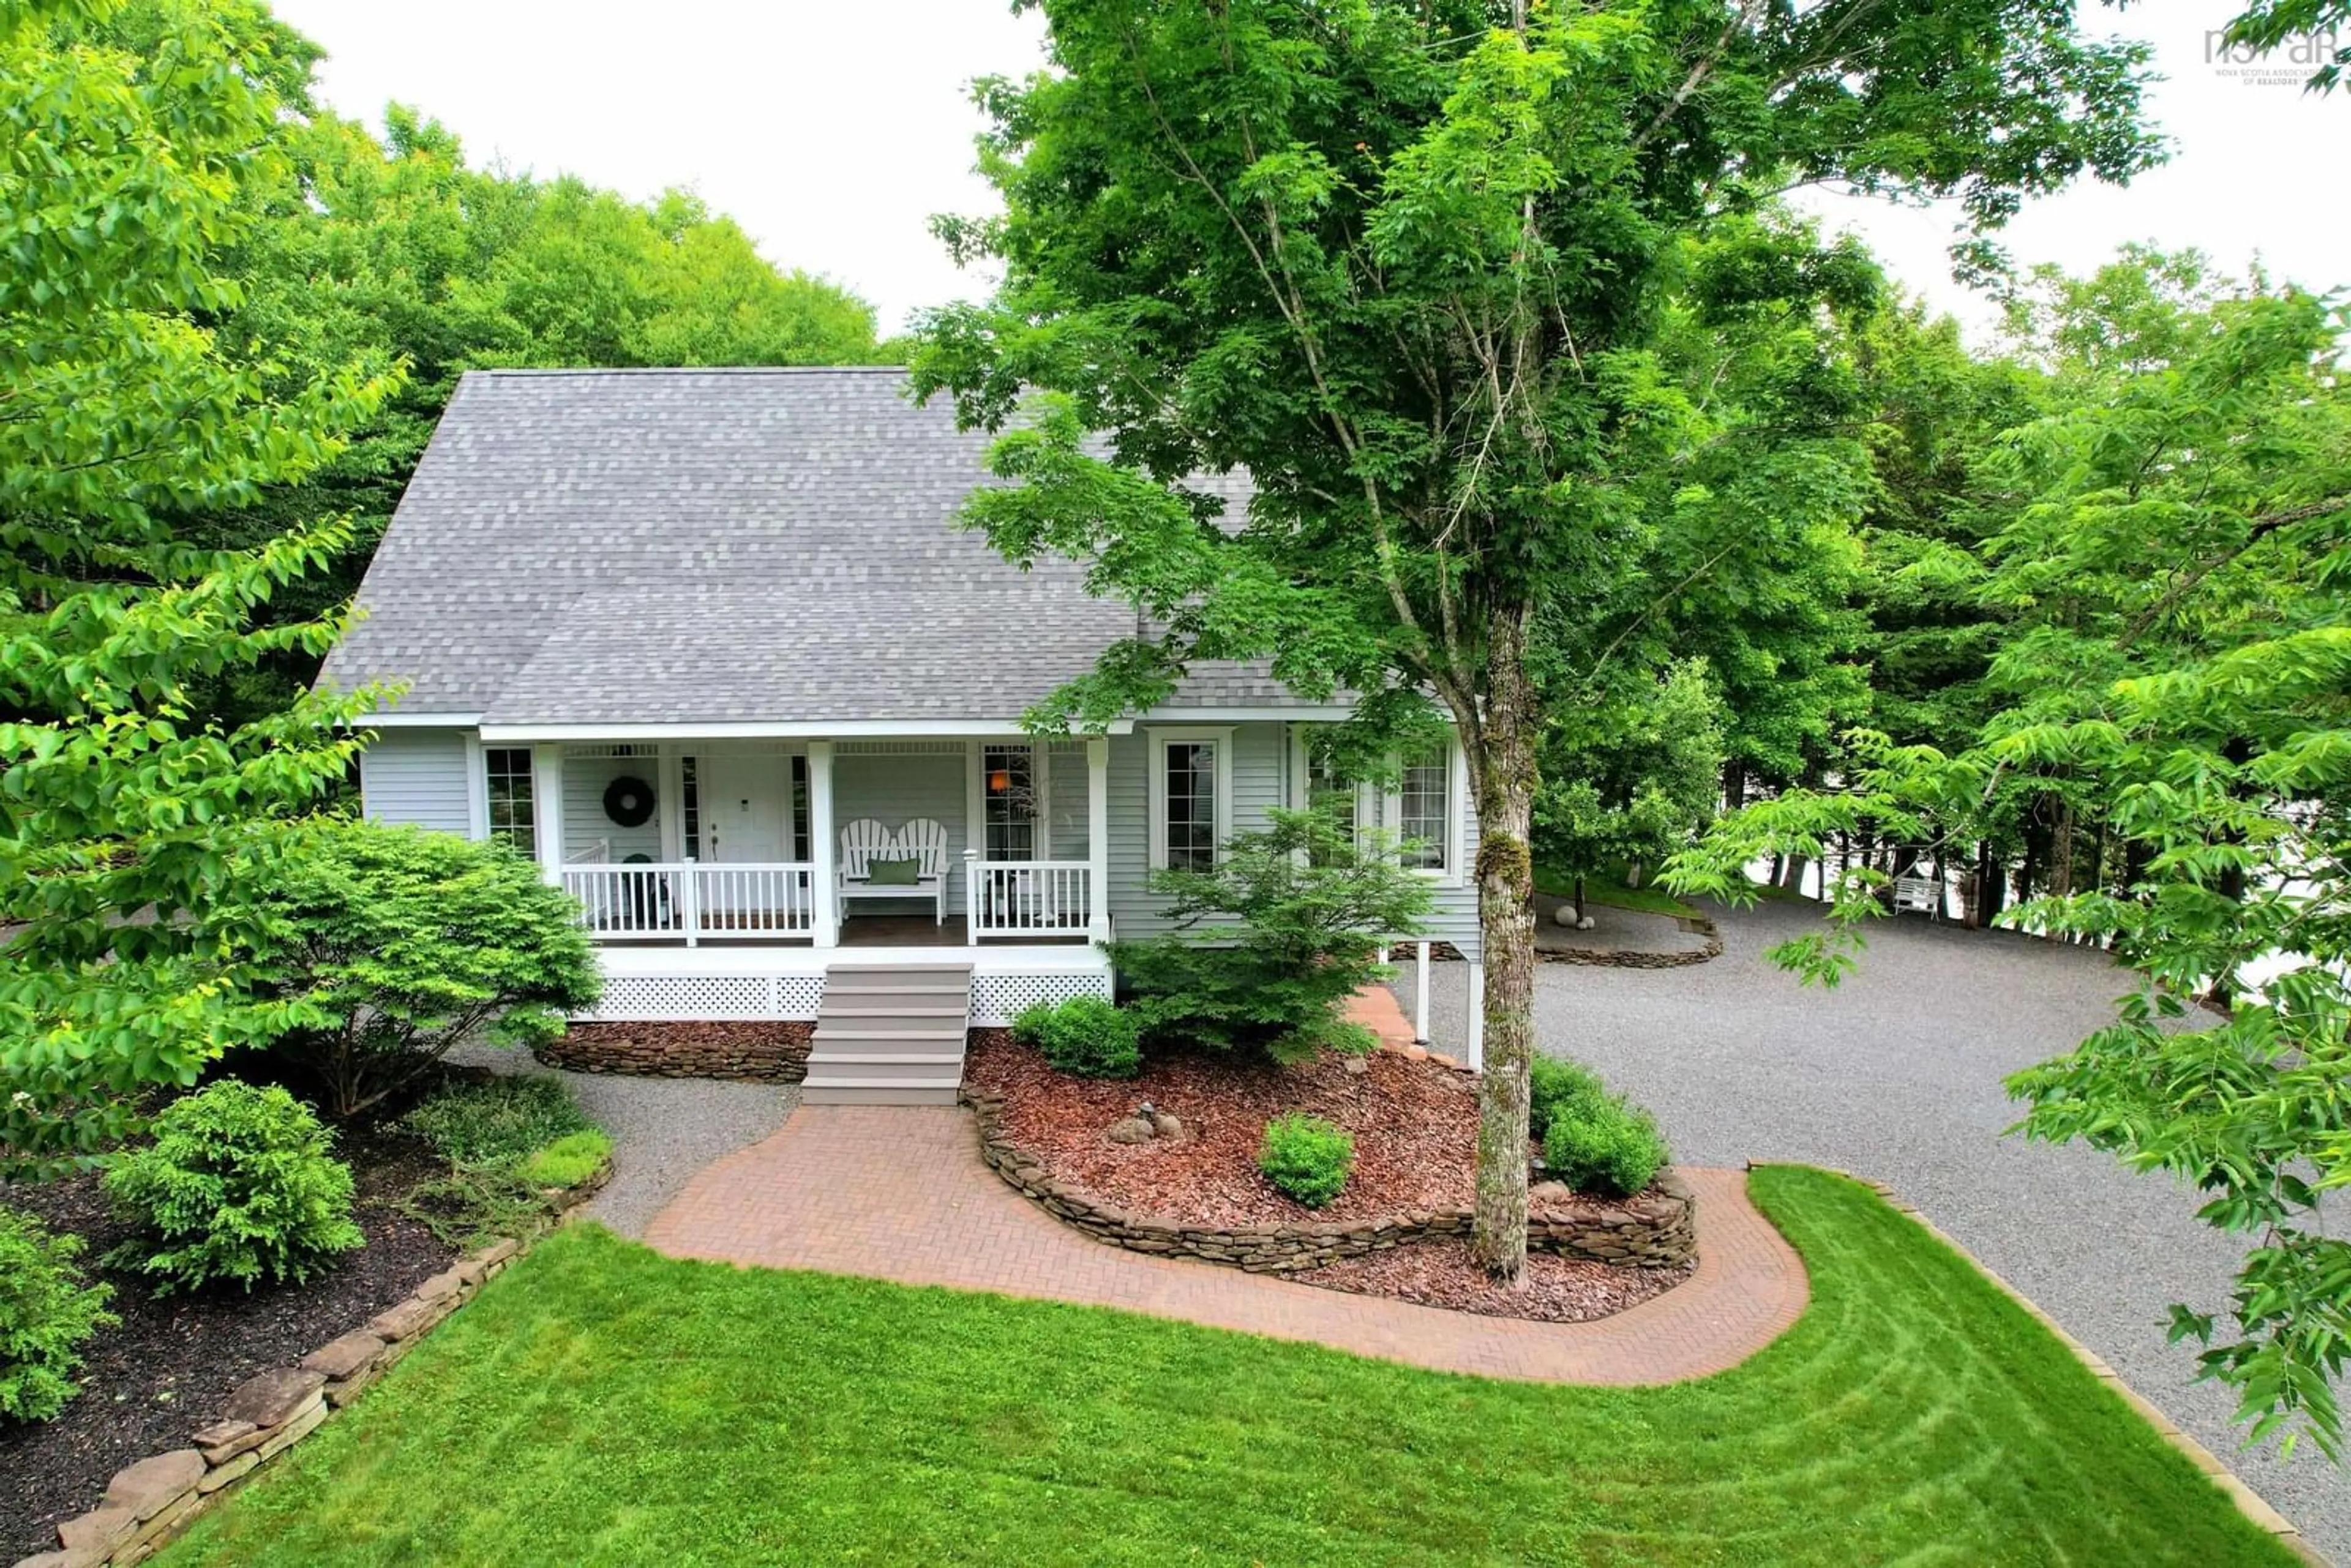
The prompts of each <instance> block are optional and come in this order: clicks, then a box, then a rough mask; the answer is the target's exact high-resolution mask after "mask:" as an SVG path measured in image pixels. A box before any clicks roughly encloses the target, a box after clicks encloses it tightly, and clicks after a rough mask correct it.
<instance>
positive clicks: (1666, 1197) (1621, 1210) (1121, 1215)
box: [963, 1085, 1698, 1274]
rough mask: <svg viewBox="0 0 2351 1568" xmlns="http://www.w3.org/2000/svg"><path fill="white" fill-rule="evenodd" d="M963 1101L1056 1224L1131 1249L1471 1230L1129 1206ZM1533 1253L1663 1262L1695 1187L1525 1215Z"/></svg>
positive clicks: (1257, 1248)
mask: <svg viewBox="0 0 2351 1568" xmlns="http://www.w3.org/2000/svg"><path fill="white" fill-rule="evenodd" d="M963 1099H964V1103H966V1104H967V1105H969V1106H970V1107H971V1108H972V1112H973V1113H974V1114H975V1116H976V1117H977V1120H978V1123H979V1153H980V1157H981V1158H982V1159H984V1160H986V1161H987V1165H988V1168H989V1169H991V1170H993V1171H995V1172H996V1174H997V1175H998V1176H1001V1177H1003V1178H1004V1180H1005V1181H1006V1182H1007V1183H1008V1184H1010V1186H1012V1187H1013V1188H1014V1189H1015V1190H1017V1191H1019V1193H1020V1195H1021V1196H1022V1197H1026V1198H1028V1199H1029V1201H1030V1202H1032V1203H1034V1204H1036V1205H1037V1206H1038V1207H1040V1208H1042V1209H1044V1210H1045V1211H1046V1212H1047V1213H1048V1214H1050V1215H1052V1216H1053V1217H1054V1218H1056V1219H1059V1220H1061V1222H1062V1223H1063V1224H1065V1225H1069V1226H1071V1227H1073V1228H1076V1229H1079V1230H1081V1231H1083V1232H1085V1233H1086V1234H1087V1235H1088V1236H1091V1237H1092V1238H1093V1239H1095V1240H1097V1241H1102V1242H1106V1243H1108V1244H1109V1245H1111V1246H1113V1247H1123V1248H1125V1249H1127V1250H1128V1251H1130V1252H1151V1253H1161V1254H1180V1255H1182V1256H1185V1257H1190V1258H1197V1259H1200V1260H1203V1261H1205V1262H1209V1263H1221V1264H1224V1265H1225V1266H1226V1267H1228V1268H1233V1269H1245V1270H1249V1272H1250V1273H1253V1274H1274V1273H1289V1272H1291V1271H1293V1270H1300V1269H1313V1268H1319V1267H1320V1266H1322V1264H1324V1263H1328V1262H1331V1261H1332V1260H1335V1259H1340V1258H1353V1257H1355V1256H1357V1255H1359V1254H1361V1253H1364V1252H1378V1251H1384V1250H1385V1249H1388V1248H1391V1247H1396V1246H1400V1245H1402V1244H1403V1243H1405V1242H1408V1241H1419V1240H1424V1239H1427V1238H1429V1237H1434V1236H1467V1235H1468V1234H1469V1228H1470V1211H1469V1210H1468V1209H1466V1208H1458V1209H1451V1208H1440V1209H1414V1210H1411V1211H1408V1212H1406V1213H1403V1214H1395V1215H1389V1216H1385V1217H1384V1218H1378V1219H1356V1220H1341V1221H1327V1222H1308V1223H1301V1224H1285V1225H1249V1226H1238V1227H1231V1228H1227V1227H1218V1226H1210V1225H1186V1224H1184V1223H1182V1222H1180V1221H1177V1220H1172V1219H1156V1218H1150V1217H1148V1216H1144V1215H1132V1214H1128V1213H1126V1212H1125V1211H1124V1210H1123V1209H1119V1208H1114V1207H1111V1206H1110V1205H1108V1204H1105V1203H1103V1202H1102V1201H1101V1200H1100V1199H1098V1198H1095V1197H1092V1196H1090V1195H1088V1194H1087V1193H1086V1192H1084V1191H1083V1190H1081V1189H1080V1188H1078V1187H1076V1186H1071V1184H1069V1183H1067V1182H1063V1181H1061V1180H1060V1179H1059V1178H1057V1177H1055V1176H1053V1174H1052V1173H1051V1172H1050V1171H1048V1170H1046V1169H1045V1168H1044V1166H1041V1165H1040V1164H1039V1163H1038V1162H1037V1161H1036V1159H1035V1158H1033V1157H1032V1156H1030V1155H1028V1154H1026V1153H1024V1152H1022V1151H1021V1150H1020V1149H1019V1148H1018V1147H1016V1146H1015V1145H1013V1144H1012V1143H1010V1142H1009V1141H1008V1140H1007V1139H1006V1137H1005V1135H1004V1129H1003V1112H1004V1102H1003V1100H1002V1099H1001V1098H1000V1097H999V1096H996V1095H991V1094H984V1093H981V1092H978V1091H977V1090H974V1089H972V1088H971V1087H970V1086H969V1085H966V1086H965V1089H964V1093H963ZM1527 1246H1528V1248H1529V1249H1531V1250H1532V1251H1536V1252H1556V1253H1559V1254H1560V1255H1562V1257H1568V1258H1584V1259H1592V1260H1598V1261H1601V1262H1605V1263H1621V1264H1626V1265H1630V1266H1634V1267H1638V1268H1646V1269H1662V1268H1667V1267H1670V1266H1672V1265H1674V1264H1677V1263H1680V1262H1683V1261H1685V1260H1687V1259H1688V1258H1689V1257H1690V1256H1691V1255H1692V1254H1693V1253H1694V1252H1695V1251H1696V1250H1697V1247H1698V1195H1697V1194H1696V1193H1694V1192H1692V1191H1691V1190H1690V1188H1689V1186H1688V1185H1687V1183H1685V1182H1684V1181H1683V1180H1682V1179H1681V1177H1680V1176H1677V1175H1676V1174H1675V1173H1674V1172H1672V1171H1670V1170H1667V1171H1664V1172H1661V1173H1659V1175H1658V1176H1657V1181H1656V1186H1653V1187H1652V1188H1651V1189H1650V1190H1649V1191H1647V1192H1645V1193H1642V1194H1640V1195H1638V1196H1637V1197H1630V1198H1626V1199H1625V1200H1624V1201H1623V1202H1621V1203H1610V1204H1593V1205H1589V1206H1579V1207H1575V1208H1573V1209H1563V1210H1554V1211H1550V1212H1546V1211H1543V1210H1541V1209H1537V1210H1535V1211H1534V1212H1533V1213H1531V1214H1530V1215H1529V1216H1528V1218H1527Z"/></svg>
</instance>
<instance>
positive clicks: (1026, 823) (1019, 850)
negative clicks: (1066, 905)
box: [979, 742, 1037, 861]
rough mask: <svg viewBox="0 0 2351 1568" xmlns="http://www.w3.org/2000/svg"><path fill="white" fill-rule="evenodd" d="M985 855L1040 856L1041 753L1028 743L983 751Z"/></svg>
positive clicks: (1029, 858)
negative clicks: (1038, 785) (1038, 818)
mask: <svg viewBox="0 0 2351 1568" xmlns="http://www.w3.org/2000/svg"><path fill="white" fill-rule="evenodd" d="M979 803H980V825H981V854H982V857H983V858H985V859H987V860H991V861H1032V860H1035V859H1036V858H1037V756H1036V752H1035V751H1034V749H1032V748H1031V747H1029V746H1028V745H1027V744H1026V743H1025V742H1024V743H1017V744H1009V745H998V744H997V743H994V742H990V743H989V744H987V745H986V746H983V747H980V750H979Z"/></svg>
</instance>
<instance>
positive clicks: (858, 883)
mask: <svg viewBox="0 0 2351 1568" xmlns="http://www.w3.org/2000/svg"><path fill="white" fill-rule="evenodd" d="M893 860H914V861H919V862H921V864H920V865H918V866H917V867H916V868H915V872H914V882H913V883H912V884H911V885H910V884H908V883H885V884H883V886H880V887H876V886H874V885H873V883H872V882H871V881H870V880H869V879H870V877H871V876H872V871H871V869H870V868H871V866H872V862H875V861H893ZM833 894H834V900H835V905H834V906H835V909H836V911H837V914H836V918H839V919H842V920H845V919H847V918H848V917H849V901H850V900H852V899H853V898H923V897H925V896H927V897H928V898H929V899H930V900H931V903H932V905H933V907H934V908H935V910H936V911H937V915H938V919H937V923H938V924H939V925H946V923H947V831H946V828H945V827H944V826H942V825H941V824H939V823H937V822H935V821H932V820H931V819H930V818H928V817H916V818H915V819H914V821H910V822H908V823H907V824H906V825H905V826H904V827H903V828H900V829H898V830H896V831H892V830H891V829H890V828H889V827H888V826H886V825H885V824H883V823H881V822H877V821H874V820H873V819H872V818H871V817H860V818H859V819H857V821H853V822H851V823H849V824H848V825H846V826H845V827H843V828H842V829H841V865H840V868H839V870H838V871H837V872H836V873H835V875H834V887H833Z"/></svg>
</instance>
